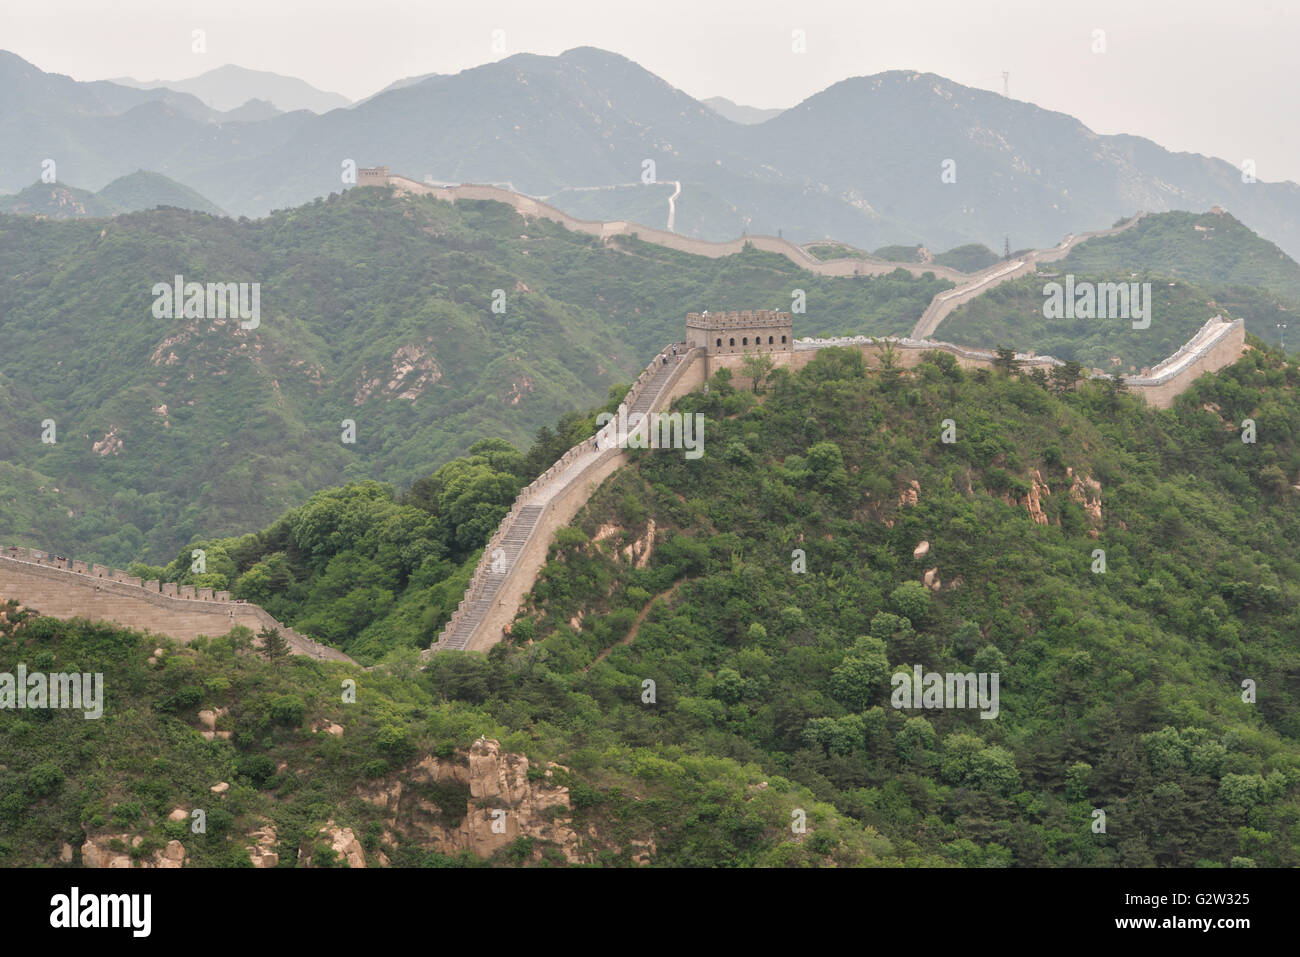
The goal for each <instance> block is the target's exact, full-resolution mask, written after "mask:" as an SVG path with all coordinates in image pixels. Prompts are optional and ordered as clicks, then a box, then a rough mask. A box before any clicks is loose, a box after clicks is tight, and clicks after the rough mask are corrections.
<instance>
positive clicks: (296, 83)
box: [110, 63, 352, 113]
mask: <svg viewBox="0 0 1300 957" xmlns="http://www.w3.org/2000/svg"><path fill="white" fill-rule="evenodd" d="M110 82H112V83H120V84H121V85H122V86H129V87H134V88H135V89H138V90H144V89H152V88H155V87H166V88H167V89H170V90H175V91H176V92H177V93H189V94H191V95H193V96H196V97H198V98H199V99H200V100H202V101H203V102H204V103H205V104H207V105H208V106H209V107H211V108H212V109H214V110H219V111H221V112H225V111H227V110H233V109H236V108H238V107H240V106H243V105H244V104H245V103H247V102H248V101H249V100H266V101H268V102H270V103H273V104H275V108H276V109H277V110H280V111H281V112H284V113H291V112H293V111H294V110H310V111H311V112H313V113H328V112H329V111H330V110H337V109H339V108H341V107H345V106H351V105H352V101H351V100H349V99H348V98H347V97H346V96H343V95H342V94H340V93H330V92H327V91H325V90H318V89H316V87H314V86H312V85H311V84H310V83H307V82H305V81H303V80H299V79H297V78H296V77H292V76H281V75H280V74H278V73H270V72H268V71H266V70H249V69H245V68H244V67H242V66H235V65H234V64H232V63H228V64H226V65H225V66H219V67H217V68H216V69H215V70H208V71H207V72H206V73H200V74H199V75H198V76H195V77H191V78H189V79H188V80H149V81H147V82H143V83H142V82H141V81H139V80H133V79H131V78H130V77H116V78H114V79H113V80H111V81H110Z"/></svg>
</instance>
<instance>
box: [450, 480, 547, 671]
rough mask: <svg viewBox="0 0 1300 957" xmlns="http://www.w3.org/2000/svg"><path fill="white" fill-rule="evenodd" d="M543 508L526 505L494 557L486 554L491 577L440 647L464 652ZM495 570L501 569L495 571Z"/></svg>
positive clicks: (513, 520)
mask: <svg viewBox="0 0 1300 957" xmlns="http://www.w3.org/2000/svg"><path fill="white" fill-rule="evenodd" d="M543 507H544V506H542V505H526V506H524V507H523V508H521V509H520V510H519V512H518V513H517V514H515V515H514V517H513V518H512V519H511V520H510V523H509V524H508V525H507V526H506V528H505V534H504V535H502V536H501V543H500V545H498V546H497V548H496V549H493V551H494V553H495V554H490V555H488V560H489V561H490V562H491V563H493V564H492V565H490V566H489V570H490V574H489V576H488V578H487V579H486V580H485V581H484V583H483V588H482V590H481V591H480V592H479V594H478V595H477V596H475V597H474V598H472V599H471V600H470V603H469V605H468V606H467V611H466V613H465V614H464V615H463V616H461V618H460V619H459V620H458V621H456V622H455V625H454V627H452V628H451V629H450V630H449V631H448V632H446V633H445V634H444V635H443V636H442V639H441V640H440V641H439V647H440V648H442V649H445V650H448V651H464V650H465V646H466V645H468V644H469V640H470V638H471V637H472V636H473V635H474V631H475V630H476V629H477V628H478V626H479V624H480V623H481V622H482V621H483V616H484V615H486V614H487V613H488V611H489V610H490V609H491V608H492V605H493V603H494V602H495V601H496V597H497V593H498V592H499V591H501V585H502V584H503V583H504V582H505V580H506V569H509V568H513V567H514V564H515V559H517V558H518V557H519V553H520V552H521V551H523V548H524V546H525V545H526V544H528V539H529V538H530V537H531V536H532V534H533V529H535V528H536V527H537V520H538V519H539V518H540V517H541V515H542V509H543ZM493 566H495V567H493ZM496 567H499V568H500V569H501V570H500V571H497V570H496Z"/></svg>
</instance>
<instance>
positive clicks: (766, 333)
mask: <svg viewBox="0 0 1300 957" xmlns="http://www.w3.org/2000/svg"><path fill="white" fill-rule="evenodd" d="M686 347H687V348H688V349H693V348H697V347H698V348H702V349H704V352H705V355H707V356H710V357H712V356H728V355H737V354H743V353H751V352H791V351H792V350H793V349H794V328H793V322H792V320H791V318H790V313H788V312H777V311H775V310H773V309H756V310H753V311H750V310H748V309H746V310H745V311H744V312H708V311H705V312H689V313H687V314H686Z"/></svg>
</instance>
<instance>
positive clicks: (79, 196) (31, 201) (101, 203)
mask: <svg viewBox="0 0 1300 957" xmlns="http://www.w3.org/2000/svg"><path fill="white" fill-rule="evenodd" d="M157 206H174V207H176V208H177V209H193V210H196V211H198V212H200V213H211V214H212V215H214V216H223V215H225V214H224V213H223V212H222V210H221V209H220V208H219V207H217V206H214V205H213V204H212V203H210V202H208V201H207V200H206V199H204V198H203V197H202V196H201V195H199V194H198V193H197V192H195V191H194V190H192V189H190V188H189V187H188V186H184V185H182V184H181V183H178V182H176V181H175V180H172V179H168V178H167V177H166V176H163V175H162V174H161V173H150V172H147V171H145V170H137V171H136V172H134V173H128V174H127V175H126V176H121V177H118V178H117V179H115V180H113V182H111V183H109V184H108V185H107V186H105V187H104V188H103V189H101V190H100V191H99V192H97V193H92V192H90V191H89V190H84V189H78V188H77V187H75V186H69V185H67V184H65V183H34V184H32V185H31V186H28V187H27V188H26V189H24V190H22V191H20V192H18V193H15V194H14V195H13V196H0V213H15V214H17V215H23V216H44V217H46V218H47V219H84V218H86V217H93V216H116V215H117V214H118V213H133V212H137V211H139V210H142V209H153V208H155V207H157Z"/></svg>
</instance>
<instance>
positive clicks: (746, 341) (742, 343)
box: [740, 336, 749, 346]
mask: <svg viewBox="0 0 1300 957" xmlns="http://www.w3.org/2000/svg"><path fill="white" fill-rule="evenodd" d="M740 344H741V345H742V346H747V345H749V336H745V337H744V338H743V339H741V340H740Z"/></svg>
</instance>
